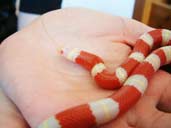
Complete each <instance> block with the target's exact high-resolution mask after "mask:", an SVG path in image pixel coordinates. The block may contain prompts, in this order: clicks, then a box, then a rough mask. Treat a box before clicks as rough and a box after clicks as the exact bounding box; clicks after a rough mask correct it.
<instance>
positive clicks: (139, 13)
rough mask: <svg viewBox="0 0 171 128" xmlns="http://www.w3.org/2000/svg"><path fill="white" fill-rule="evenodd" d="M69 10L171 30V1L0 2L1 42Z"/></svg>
mask: <svg viewBox="0 0 171 128" xmlns="http://www.w3.org/2000/svg"><path fill="white" fill-rule="evenodd" d="M66 7H85V8H91V9H94V10H98V11H101V12H105V13H109V14H111V15H115V16H123V17H128V18H133V19H136V20H139V21H141V22H143V23H145V24H147V25H149V26H152V27H155V28H167V29H171V0H0V42H2V41H3V40H4V39H5V38H7V37H8V36H9V35H11V34H12V33H14V32H16V31H17V30H20V29H22V28H24V27H25V26H27V25H28V24H30V22H32V21H33V20H34V19H35V18H37V17H39V16H40V15H42V14H44V13H46V12H49V11H52V10H56V9H61V8H66Z"/></svg>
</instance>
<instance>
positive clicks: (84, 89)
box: [0, 9, 171, 128]
mask: <svg viewBox="0 0 171 128" xmlns="http://www.w3.org/2000/svg"><path fill="white" fill-rule="evenodd" d="M150 30H152V28H150V27H148V26H145V25H143V24H141V23H139V22H136V21H134V20H130V19H125V18H121V17H113V16H110V15H107V14H102V13H99V12H95V11H91V10H87V9H64V10H60V11H54V12H51V13H48V14H46V15H43V16H42V17H40V18H38V19H37V20H36V21H34V22H33V23H31V24H30V25H29V26H28V27H26V28H25V29H23V30H22V31H20V32H18V33H16V34H14V35H13V36H11V37H9V38H8V39H6V40H5V41H4V42H3V44H2V45H1V46H0V65H1V66H0V86H1V87H2V89H3V91H4V92H5V94H6V95H7V96H8V97H9V98H10V99H11V100H12V101H13V102H14V103H15V104H16V105H17V107H18V109H19V110H20V111H21V112H22V115H23V117H24V118H25V119H26V120H27V122H28V123H29V125H30V127H32V128H36V127H37V126H38V125H39V124H40V123H41V122H42V121H43V120H44V119H46V118H48V117H49V116H52V115H54V114H56V113H58V112H60V111H62V110H65V109H66V108H69V107H72V106H75V105H79V104H81V103H87V102H90V101H94V100H97V99H100V98H103V97H106V96H109V95H111V94H112V93H117V91H113V90H110V91H108V90H103V89H101V88H100V87H98V86H97V85H96V83H95V82H94V81H93V79H92V78H91V76H90V74H89V72H88V71H86V70H85V69H83V68H82V67H80V66H78V65H76V64H73V63H72V62H70V61H68V60H66V59H65V58H63V57H61V56H60V54H59V49H60V48H61V47H63V46H66V45H67V46H70V47H73V48H74V47H77V48H80V49H84V50H87V51H89V52H92V53H95V54H97V55H99V56H101V57H102V58H103V59H104V61H105V64H106V65H107V67H108V68H109V69H110V70H111V71H114V69H115V68H116V67H117V66H118V65H120V64H121V63H122V62H123V61H124V60H126V58H127V57H128V55H129V53H130V52H131V47H130V46H134V44H135V41H136V39H137V38H138V37H139V36H140V35H141V34H143V33H145V32H147V31H150ZM170 83H171V75H170V74H169V73H167V72H165V71H161V70H160V71H158V72H157V73H155V75H154V76H153V77H152V78H151V80H150V84H149V87H148V90H147V91H146V92H145V94H144V96H143V97H142V98H141V99H140V100H139V102H138V103H137V104H136V105H135V106H134V107H132V109H131V110H129V111H128V112H127V113H125V114H124V115H122V116H120V117H119V118H118V119H116V120H114V121H112V122H111V123H109V124H106V125H105V126H101V127H99V128H170V127H171V122H170V120H171V114H170V113H169V112H171V102H170V101H171V86H169V85H170ZM6 101H9V100H8V99H6ZM0 102H2V103H3V101H0ZM5 106H8V107H9V108H10V109H11V110H15V111H17V110H16V108H15V107H13V104H4V109H6V108H7V107H5ZM158 108H159V109H160V110H162V111H159V109H158ZM164 111H165V112H164ZM4 112H6V113H4V114H8V113H9V111H4ZM16 113H17V112H16ZM2 116H3V115H0V118H2ZM10 118H14V119H13V120H15V122H17V123H18V125H20V127H22V128H29V127H28V126H26V124H25V122H24V120H23V119H18V117H17V116H14V117H11V116H10ZM6 120H8V118H7V119H6ZM11 120H12V119H11ZM16 120H17V121H16ZM0 123H1V122H0ZM0 125H1V124H0ZM20 127H19V126H13V127H11V128H20Z"/></svg>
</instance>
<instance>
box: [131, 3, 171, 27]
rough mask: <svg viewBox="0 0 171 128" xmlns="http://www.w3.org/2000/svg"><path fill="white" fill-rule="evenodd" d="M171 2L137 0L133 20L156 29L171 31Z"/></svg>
mask: <svg viewBox="0 0 171 128" xmlns="http://www.w3.org/2000/svg"><path fill="white" fill-rule="evenodd" d="M170 3H171V0H136V3H135V8H134V15H133V18H134V19H136V20H139V21H141V22H143V23H145V24H147V25H149V26H152V27H155V28H167V29H171V4H170Z"/></svg>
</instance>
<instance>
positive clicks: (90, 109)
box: [38, 29, 171, 128]
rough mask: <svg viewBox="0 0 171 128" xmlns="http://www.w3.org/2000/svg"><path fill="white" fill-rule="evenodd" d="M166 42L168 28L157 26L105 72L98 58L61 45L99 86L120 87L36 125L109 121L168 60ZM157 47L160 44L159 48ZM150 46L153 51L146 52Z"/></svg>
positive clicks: (87, 127) (68, 127) (70, 126)
mask: <svg viewBox="0 0 171 128" xmlns="http://www.w3.org/2000/svg"><path fill="white" fill-rule="evenodd" d="M169 45H171V31H169V30H166V29H156V30H153V31H150V32H147V33H145V34H143V35H142V36H141V37H140V38H139V39H138V40H137V41H136V44H135V46H134V48H133V51H132V53H131V54H130V55H129V57H128V59H127V60H126V61H125V62H124V63H123V64H122V65H121V66H119V67H118V68H116V70H115V72H114V73H109V72H108V71H107V69H106V66H105V65H104V62H103V60H102V59H101V58H100V57H98V56H96V55H94V54H91V53H88V52H85V51H82V50H78V49H70V48H64V49H63V50H62V51H61V53H62V55H63V56H64V57H66V58H67V59H69V60H71V61H73V62H75V63H77V64H79V65H81V66H82V67H84V68H85V69H87V70H88V71H90V72H91V75H92V77H93V78H94V80H95V81H96V83H97V84H98V85H99V86H100V87H102V88H105V89H115V88H119V87H121V86H122V85H123V86H122V88H121V89H120V90H119V91H118V92H117V93H114V94H113V95H111V96H109V97H107V98H103V99H100V100H97V101H94V102H90V103H86V104H83V105H79V106H76V107H73V108H70V109H67V110H65V111H63V112H60V113H58V114H56V115H54V116H52V117H50V118H48V119H47V120H45V121H44V122H43V123H41V124H40V125H39V126H38V128H92V127H95V126H99V125H103V124H105V123H108V122H110V121H112V120H113V119H115V118H116V117H118V116H119V115H120V114H122V113H124V112H126V111H127V110H129V108H131V107H132V106H133V105H134V104H135V103H136V102H137V101H138V100H139V99H140V97H141V96H142V95H143V93H144V91H145V90H146V88H147V86H148V82H149V80H150V77H151V76H152V75H153V74H154V73H155V72H156V71H157V70H158V69H159V68H160V66H162V65H165V64H170V63H171V46H169ZM160 46H163V47H161V48H158V47H160ZM156 48H158V49H156ZM153 49H156V50H154V51H153V52H152V53H151V54H150V55H148V54H149V53H150V51H151V50H153ZM147 55H148V56H147Z"/></svg>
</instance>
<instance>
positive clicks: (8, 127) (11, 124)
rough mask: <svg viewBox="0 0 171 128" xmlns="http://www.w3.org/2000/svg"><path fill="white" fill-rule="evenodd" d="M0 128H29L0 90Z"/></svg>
mask: <svg viewBox="0 0 171 128" xmlns="http://www.w3.org/2000/svg"><path fill="white" fill-rule="evenodd" d="M0 105H1V106H0V113H1V114H0V126H1V128H29V126H28V125H27V123H26V122H25V120H24V119H23V117H22V116H21V114H20V112H19V111H18V109H17V108H16V106H15V105H14V104H13V103H12V102H11V101H10V100H9V99H8V97H7V96H5V95H4V93H3V92H2V90H1V89H0Z"/></svg>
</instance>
